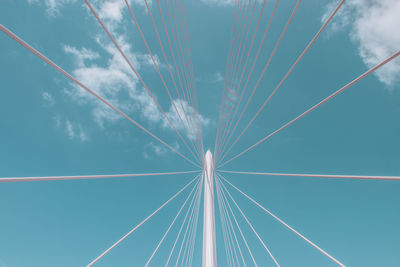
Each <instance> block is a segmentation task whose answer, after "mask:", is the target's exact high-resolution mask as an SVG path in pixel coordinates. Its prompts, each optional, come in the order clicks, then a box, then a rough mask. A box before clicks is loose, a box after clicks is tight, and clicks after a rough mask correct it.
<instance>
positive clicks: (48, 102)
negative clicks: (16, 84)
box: [42, 91, 55, 107]
mask: <svg viewBox="0 0 400 267" xmlns="http://www.w3.org/2000/svg"><path fill="white" fill-rule="evenodd" d="M42 99H43V101H44V103H45V104H44V105H45V106H48V107H52V106H54V104H55V100H54V98H53V96H52V95H51V94H50V93H49V92H46V91H45V92H43V93H42Z"/></svg>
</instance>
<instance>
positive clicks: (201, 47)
mask: <svg viewBox="0 0 400 267" xmlns="http://www.w3.org/2000/svg"><path fill="white" fill-rule="evenodd" d="M185 2H186V8H187V19H188V27H189V37H190V44H191V51H192V55H193V63H194V72H195V79H196V87H197V94H198V99H199V112H200V116H201V121H202V130H203V134H204V144H205V149H207V148H210V149H211V148H213V147H214V141H215V134H216V127H217V123H218V111H219V106H220V102H221V91H222V87H223V75H224V72H225V64H226V56H227V53H228V46H229V37H230V30H231V29H230V27H231V22H232V17H233V13H234V12H233V11H234V7H233V4H232V2H233V1H229V0H224V1H218V0H202V1H191V0H187V1H185ZM92 3H93V5H94V7H95V9H96V10H97V11H98V12H99V13H100V15H101V16H102V18H103V19H104V20H105V21H106V24H107V26H108V27H109V28H110V29H111V31H112V32H113V33H115V35H116V36H117V37H118V42H119V44H120V45H121V46H122V47H123V49H124V51H125V52H126V53H127V54H128V56H129V57H130V58H131V60H132V62H134V65H135V67H136V68H137V69H138V70H139V73H140V74H141V75H142V77H143V79H144V80H145V82H146V84H148V86H149V88H150V89H151V90H152V92H154V94H155V96H156V98H157V99H158V100H159V102H160V104H161V105H162V106H163V107H165V110H167V111H168V112H170V113H169V114H170V115H171V116H174V112H173V110H172V107H171V105H170V101H169V99H168V97H167V94H166V93H165V90H164V88H163V87H162V83H161V81H160V79H159V78H158V76H157V73H156V72H155V70H154V68H153V66H152V65H151V62H150V61H149V56H148V54H147V51H146V49H145V46H144V45H143V42H142V40H141V39H140V35H139V34H138V32H137V30H136V28H135V27H134V24H133V22H132V20H131V18H130V17H129V13H128V11H127V10H126V7H125V6H124V4H123V1H92ZM155 3H156V2H155V1H153V3H152V5H151V10H152V12H153V14H156V15H155V21H156V24H157V26H158V27H159V29H160V31H161V27H162V26H161V25H162V24H161V21H160V18H159V16H157V15H158V10H157V7H156V5H155ZM336 3H337V1H316V0H313V1H303V2H302V3H301V4H300V7H299V10H298V12H297V13H296V15H295V17H294V20H293V22H292V24H291V25H290V27H289V29H288V32H287V33H286V35H285V37H284V39H283V41H282V43H281V45H280V47H279V49H278V51H277V53H276V55H275V56H274V58H273V59H272V61H271V65H270V67H269V69H268V71H267V73H266V75H265V76H264V78H263V80H262V82H261V84H260V86H259V89H258V90H257V93H256V95H255V97H254V98H253V102H252V104H251V105H250V108H249V109H248V111H247V112H246V113H245V116H244V119H243V122H242V123H241V124H240V126H239V127H244V126H245V123H247V121H248V120H249V119H250V118H251V116H252V115H253V114H254V113H255V112H256V111H257V109H258V108H259V106H260V105H261V104H262V103H263V102H264V100H265V98H266V97H267V96H268V94H269V93H270V92H271V91H272V90H273V88H274V86H276V84H277V83H278V82H279V81H280V79H281V78H282V76H283V75H284V74H285V73H286V71H287V70H288V69H289V67H290V65H291V64H292V63H293V62H294V61H295V59H296V58H297V56H298V55H299V54H300V52H301V51H302V50H303V49H304V47H305V46H306V45H307V43H308V41H309V40H310V39H311V38H312V37H313V35H314V34H315V33H316V32H317V31H318V29H319V28H320V27H321V25H322V22H323V21H324V18H325V17H326V14H329V12H330V11H331V9H332V8H333V7H334V6H335V5H336ZM131 4H132V7H133V10H134V12H135V16H137V18H138V21H139V23H140V26H141V27H142V30H143V33H144V34H145V37H146V39H147V41H148V43H149V45H150V48H151V49H152V51H153V53H154V54H155V55H157V57H158V58H159V59H160V62H161V72H162V74H163V75H164V77H167V76H168V72H167V66H166V65H165V62H164V61H163V59H162V53H161V49H160V47H159V45H158V43H157V39H156V35H155V34H154V31H153V30H152V25H151V21H150V19H149V17H148V14H147V12H146V10H145V6H144V5H143V2H142V1H139V0H135V1H131ZM273 4H274V3H273V2H272V1H267V6H266V11H265V14H264V15H263V20H262V23H261V26H260V33H261V32H264V30H265V27H266V21H267V19H268V18H269V15H270V14H271V11H272V6H273ZM294 5H295V1H281V3H280V4H279V6H278V9H277V13H276V15H275V19H274V21H273V23H272V25H271V29H270V32H269V35H268V38H267V39H266V41H265V44H264V46H263V49H262V50H261V54H260V60H259V61H258V63H257V64H256V66H255V71H254V74H253V76H252V79H251V80H250V82H249V88H251V89H252V88H253V87H252V86H254V85H255V83H256V81H257V78H258V76H259V75H260V72H261V70H262V68H263V66H264V64H265V61H266V60H267V59H268V56H269V54H270V53H271V51H272V49H273V46H274V45H275V42H276V40H277V38H279V35H280V33H281V31H282V28H283V27H284V25H285V23H286V21H287V19H288V17H289V16H290V13H291V11H292V9H293V8H294ZM0 7H1V8H0V18H1V19H0V21H1V24H3V25H4V26H6V27H7V28H9V29H10V30H11V31H13V32H14V33H16V34H17V35H19V36H20V37H21V38H23V39H24V40H25V41H27V42H28V43H29V44H31V45H32V46H33V47H35V48H36V49H38V50H39V51H41V52H43V53H44V54H45V55H46V56H48V57H49V58H50V59H52V60H53V61H54V62H56V63H57V64H59V65H60V66H61V67H62V68H64V69H65V70H66V71H68V72H70V73H71V74H73V75H74V76H75V77H77V78H78V79H79V80H80V81H82V82H83V83H84V84H86V85H87V86H88V87H90V88H91V89H94V90H95V91H96V92H99V93H100V94H101V95H103V96H104V97H105V98H107V99H108V100H109V101H110V102H112V103H114V104H115V105H116V106H118V107H119V108H121V110H123V111H124V112H126V113H128V114H129V115H130V116H131V117H132V118H134V119H135V120H137V121H138V122H140V123H142V124H143V125H144V126H146V127H148V128H149V129H150V130H151V131H153V132H154V133H155V134H157V135H158V136H160V137H162V138H163V139H164V140H166V141H167V142H168V143H169V144H171V145H172V146H173V147H174V148H176V149H178V150H179V151H181V152H182V153H184V154H185V155H187V156H190V154H189V153H188V151H187V150H185V147H184V145H183V143H182V142H180V141H179V140H178V139H177V136H176V134H175V133H174V132H173V131H172V130H171V129H170V128H169V127H168V125H167V124H166V122H165V120H164V119H163V118H162V116H161V114H160V113H159V112H158V111H157V110H156V107H155V106H154V104H152V102H151V99H150V98H149V97H148V95H147V94H146V92H145V91H144V89H143V88H142V86H141V85H140V83H139V82H138V80H137V78H135V77H134V75H133V74H132V73H131V72H130V70H128V69H127V67H126V65H125V63H124V62H123V61H122V59H121V58H120V57H119V56H118V54H117V52H116V50H115V48H114V47H113V46H112V43H111V42H110V41H109V39H107V36H106V35H105V34H104V32H103V31H102V29H101V27H100V26H99V24H98V23H97V21H96V20H95V18H94V16H93V15H92V14H91V13H90V12H89V10H88V8H87V7H86V6H85V5H84V3H83V2H81V1H74V0H62V1H51V0H43V1H41V0H27V1H12V0H5V1H2V3H1V4H0ZM399 8H400V5H399V3H396V1H393V0H385V1H375V0H353V1H348V2H346V3H345V5H344V6H343V8H342V10H341V11H340V13H339V14H338V15H337V17H335V19H334V20H333V21H332V23H331V24H330V25H329V27H328V28H327V29H326V31H325V32H324V33H323V34H322V35H321V36H320V38H319V39H318V40H317V42H316V43H315V44H314V45H313V47H312V48H311V49H310V51H309V52H308V53H307V55H306V56H305V57H304V59H303V60H302V61H301V62H300V64H299V65H298V66H297V67H296V68H295V70H294V71H293V73H292V74H291V75H290V76H289V78H288V79H287V81H286V82H285V83H284V84H283V86H282V87H281V88H280V89H279V91H278V93H277V94H276V95H275V96H274V98H273V99H272V100H271V102H270V103H269V104H268V106H267V107H266V108H265V110H264V111H263V112H262V113H261V115H260V116H259V117H258V118H257V120H256V121H255V122H254V124H253V125H252V127H251V128H250V129H249V131H247V132H246V134H245V135H244V136H243V138H242V139H241V140H240V142H239V143H238V145H237V146H236V147H235V148H234V149H233V150H232V153H231V154H230V155H231V156H233V155H235V154H236V153H239V152H241V151H242V150H243V149H245V148H247V147H248V146H250V145H252V144H253V143H255V142H256V141H258V140H259V139H261V138H262V137H264V136H266V135H267V134H269V133H270V132H272V131H273V130H275V129H277V128H279V127H280V126H281V125H282V124H284V123H286V122H287V121H289V120H290V119H292V118H294V117H295V116H297V115H298V114H300V113H301V112H303V111H304V110H306V109H307V108H309V107H310V106H312V105H314V104H315V103H317V102H318V101H320V100H322V99H323V98H325V97H326V96H328V95H329V94H331V93H332V92H334V91H336V90H337V89H339V88H340V87H341V86H343V85H345V84H346V83H348V82H350V81H351V80H352V79H354V78H356V77H357V76H358V75H360V74H361V73H363V72H364V71H366V70H367V69H368V67H371V66H372V65H374V64H376V63H378V62H379V61H380V60H382V59H384V58H385V57H387V56H388V55H390V54H391V53H393V52H395V51H397V50H398V49H399V48H400V39H399V38H400V37H399V35H396V34H395V31H396V29H398V27H399V26H400V21H399V19H398V18H397V17H398V16H396V14H398V11H399ZM259 10H260V4H259V5H258V6H257V9H256V14H258V12H259ZM253 25H254V22H253ZM251 32H252V31H251ZM260 33H259V34H258V35H257V37H256V40H255V44H257V47H258V43H259V42H260V40H261V36H262V35H261V34H260ZM162 41H163V42H164V45H166V39H165V37H164V36H163V37H162ZM0 44H1V48H2V49H1V52H0V54H1V61H0V73H1V80H2V85H1V90H0V177H22V176H47V175H85V174H115V173H144V172H164V171H185V170H193V169H196V168H195V167H193V166H191V165H190V164H188V163H187V162H185V161H184V160H182V159H181V158H180V157H179V156H177V155H175V154H173V153H172V152H169V151H168V150H167V149H165V148H164V147H162V146H161V145H159V144H158V143H157V141H155V140H154V139H152V138H151V137H149V136H147V135H146V134H145V133H143V132H142V131H141V130H140V129H138V128H136V127H134V126H132V125H131V124H129V123H127V122H126V121H125V120H123V119H121V118H120V117H118V116H117V115H116V114H114V113H113V112H111V111H110V110H109V109H107V108H106V107H104V105H102V104H101V103H99V102H98V101H97V100H95V99H94V98H93V97H91V96H89V95H87V94H86V93H85V92H83V91H82V90H79V89H78V88H77V87H75V86H74V85H73V84H71V83H70V81H68V80H67V79H65V77H64V76H62V75H60V74H59V73H57V72H56V71H54V70H53V69H52V68H50V67H49V66H47V65H46V64H45V63H43V62H42V61H40V59H38V58H37V57H35V56H34V55H32V54H31V53H30V52H29V51H27V50H25V49H24V48H22V47H21V46H19V45H18V44H17V43H16V42H15V41H13V40H11V39H10V38H8V37H7V36H6V35H5V34H2V35H1V38H0ZM252 58H254V51H253V53H252V54H251V56H250V60H252ZM399 73H400V61H399V60H396V61H394V62H392V63H390V64H388V65H387V66H385V67H384V68H382V69H381V70H380V71H379V72H377V73H375V74H374V75H371V76H369V77H367V78H365V79H364V80H362V81H361V82H359V83H358V84H356V85H354V86H352V87H351V88H349V89H348V90H347V91H345V92H344V93H343V94H342V95H339V96H338V97H337V98H335V99H334V100H332V101H330V102H329V103H327V104H325V105H324V106H322V107H321V108H319V109H318V110H316V111H314V112H313V113H311V114H309V115H308V116H306V117H304V118H303V119H302V120H300V121H298V122H297V123H296V124H294V125H292V126H290V127H289V128H287V129H285V130H284V131H282V132H281V133H279V134H277V135H276V136H274V137H273V138H271V139H270V140H268V141H267V142H265V143H264V144H262V145H260V146H258V147H257V148H256V149H254V150H253V151H252V152H249V153H247V154H246V155H244V156H243V157H240V158H238V159H237V160H235V161H233V162H232V163H230V164H228V165H226V166H224V169H227V170H236V171H260V172H289V173H323V174H359V175H399V174H400V164H399V161H400V154H399V151H400V142H399V136H400V120H399V118H400V104H399V103H400V83H399V81H400V80H399V79H400V75H399ZM167 82H168V85H169V86H170V89H171V90H173V89H172V83H171V81H170V80H168V81H167ZM249 88H248V91H250V90H249ZM245 96H248V94H247V95H245ZM240 129H242V128H240ZM180 130H181V133H184V132H183V131H182V129H180ZM193 177H194V174H193V175H192V174H190V175H179V176H165V177H142V178H132V179H108V180H90V181H61V182H28V183H8V184H7V183H4V184H1V185H0V266H1V267H19V266H82V265H85V264H88V263H89V262H90V261H91V260H93V259H94V258H95V257H97V256H98V255H99V254H100V253H101V252H102V251H104V250H105V249H106V248H107V247H108V246H110V245H111V244H112V243H113V242H115V241H116V240H117V239H118V238H120V237H121V236H122V235H124V234H125V233H126V232H128V231H129V230H130V229H131V228H132V227H133V226H135V225H136V224H137V223H139V222H140V221H141V220H142V219H144V218H145V217H146V216H147V215H148V214H150V212H151V211H153V210H154V209H156V208H158V207H159V206H160V205H161V204H162V203H163V202H164V201H166V200H167V199H168V198H169V197H170V196H172V195H173V194H174V193H175V192H176V191H178V190H179V189H180V188H181V187H183V186H184V185H185V184H186V183H188V182H189V181H190V180H191V179H193ZM226 177H227V178H229V179H230V180H231V181H232V182H233V183H234V184H235V185H237V186H238V187H239V188H241V189H243V190H244V191H245V192H246V193H249V194H250V195H251V196H252V197H254V198H255V199H256V200H258V201H259V202H260V203H261V204H263V205H264V206H265V207H266V208H268V209H270V210H271V211H273V212H274V213H275V214H277V215H278V216H280V217H281V218H282V219H284V220H285V221H287V222H288V223H289V224H290V225H292V226H293V227H294V228H296V229H297V230H298V231H299V232H301V233H303V234H304V235H305V236H307V237H308V238H310V239H311V240H313V241H314V242H315V243H317V244H318V245H320V246H321V247H322V248H324V249H325V250H327V251H328V252H329V253H331V254H332V255H334V256H335V257H336V258H338V259H339V260H340V261H341V262H343V263H344V264H346V265H347V266H398V263H399V262H400V255H399V254H398V248H399V247H400V230H399V228H398V225H399V223H400V212H399V209H398V207H397V203H399V201H400V195H399V193H398V192H400V184H399V183H398V182H390V181H348V180H345V181H344V180H328V179H325V180H322V179H321V180H316V179H308V178H290V177H288V178H286V177H269V178H266V177H257V176H251V177H247V176H243V175H235V174H230V175H226ZM188 192H189V191H187V192H185V194H187V193H188ZM232 194H233V196H234V197H236V198H237V199H238V203H239V205H241V206H242V208H243V209H244V210H245V212H246V214H247V215H248V217H249V218H250V219H251V220H252V222H254V226H255V227H256V228H257V230H258V231H259V233H260V234H261V237H262V238H263V239H264V241H265V242H266V243H268V244H269V246H270V248H271V251H272V253H273V254H274V256H275V257H276V258H277V260H278V261H279V262H280V263H281V265H282V266H334V265H333V264H332V262H330V261H329V259H327V258H326V257H325V256H323V255H322V254H320V253H319V252H318V251H316V250H315V249H314V248H312V247H311V246H309V245H307V244H306V243H305V242H304V241H302V240H301V239H299V238H298V237H296V236H295V235H294V234H293V233H291V232H289V231H288V230H287V229H285V228H283V227H282V226H281V225H279V224H278V223H277V222H276V221H273V219H272V218H270V217H268V215H267V214H265V213H263V212H262V211H260V210H259V209H258V208H257V207H255V206H254V205H253V204H251V203H250V202H248V201H247V200H245V199H243V198H242V197H240V195H239V194H237V193H236V192H234V191H232ZM185 197H186V195H182V196H180V197H179V198H177V199H176V200H174V202H172V203H171V204H170V205H168V206H167V207H166V208H165V210H163V211H162V212H161V213H160V215H158V216H157V217H154V218H152V220H151V221H149V222H148V223H146V224H145V225H144V226H143V228H140V230H139V231H138V232H136V233H135V234H134V235H133V236H131V237H130V238H129V239H127V240H125V241H124V242H123V243H121V245H120V246H118V247H117V248H115V249H114V250H113V251H112V252H111V253H110V254H109V255H107V256H106V257H104V259H102V260H101V261H100V262H99V263H98V266H132V265H133V266H142V265H144V263H145V262H146V260H147V259H148V257H149V256H150V254H151V252H152V251H153V249H154V247H155V246H156V244H157V241H158V240H159V238H161V236H162V234H163V232H164V231H165V230H166V228H167V227H168V225H169V223H170V221H171V220H172V219H173V216H175V214H176V212H177V211H178V209H179V207H180V205H181V204H182V203H183V201H184V198H185ZM237 216H238V217H239V213H238V214H237ZM200 219H201V216H200ZM218 219H219V218H218V216H217V220H218ZM180 222H181V221H179V220H178V222H177V224H178V225H179V224H180ZM242 225H243V227H244V225H245V224H244V221H242ZM199 227H200V229H201V225H199ZM217 227H220V224H219V222H217ZM244 228H245V227H244ZM219 229H220V228H219ZM177 231H178V229H177V227H176V228H173V229H172V230H171V233H170V235H169V237H168V238H167V239H166V244H164V245H163V247H161V249H160V251H159V254H157V256H156V257H155V258H154V262H153V266H158V265H161V264H162V263H163V262H165V259H166V257H168V253H169V249H170V247H171V246H172V243H173V241H174V237H175V235H176V234H177ZM246 233H247V236H248V237H249V241H250V242H249V243H250V244H251V246H252V248H253V249H254V254H255V256H256V258H257V262H258V263H259V266H269V265H271V264H272V262H271V260H270V259H269V258H268V256H267V255H266V253H265V251H264V250H263V248H262V247H261V246H260V245H259V243H257V242H258V241H257V240H256V239H255V238H254V236H252V233H251V232H250V230H249V229H246ZM218 238H219V239H218V241H219V242H218V260H219V263H220V266H226V265H227V263H226V258H225V254H224V253H225V252H224V247H223V244H222V242H221V241H222V236H221V235H220V232H219V233H218ZM196 245H197V249H196V253H195V255H194V265H195V266H200V264H201V250H200V247H201V231H199V233H198V235H197V244H196Z"/></svg>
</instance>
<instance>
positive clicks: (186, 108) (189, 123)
mask: <svg viewBox="0 0 400 267" xmlns="http://www.w3.org/2000/svg"><path fill="white" fill-rule="evenodd" d="M174 104H175V106H174V105H173V104H172V103H171V105H170V107H169V110H168V111H167V112H166V114H167V116H168V117H169V118H170V120H171V121H172V124H173V125H174V126H175V128H176V129H177V130H180V131H183V130H184V128H185V127H186V129H187V130H188V138H190V139H192V140H195V139H196V136H198V135H199V134H200V130H201V129H200V127H203V126H205V127H206V126H208V125H209V124H210V119H208V118H205V117H203V116H202V115H201V114H199V113H198V112H197V111H196V110H195V109H194V108H193V107H192V106H190V105H189V104H188V103H187V102H186V101H184V100H182V101H179V100H178V99H175V100H174ZM175 108H176V109H175ZM182 122H183V124H182ZM199 123H200V125H199ZM162 126H163V127H164V128H167V129H171V130H173V129H172V127H171V126H170V124H169V122H168V120H167V119H166V118H163V123H162Z"/></svg>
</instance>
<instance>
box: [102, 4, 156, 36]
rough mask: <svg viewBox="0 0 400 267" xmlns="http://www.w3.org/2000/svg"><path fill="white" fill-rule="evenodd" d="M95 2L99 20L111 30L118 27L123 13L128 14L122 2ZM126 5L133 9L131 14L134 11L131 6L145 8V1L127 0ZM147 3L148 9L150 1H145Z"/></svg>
mask: <svg viewBox="0 0 400 267" xmlns="http://www.w3.org/2000/svg"><path fill="white" fill-rule="evenodd" d="M95 2H96V3H95V4H96V6H98V8H97V12H98V14H99V16H100V18H101V19H102V20H105V21H106V22H107V25H108V26H109V27H110V28H111V29H114V28H116V27H118V26H119V24H120V22H121V21H122V20H123V18H124V12H129V11H128V8H127V7H126V4H125V1H124V0H97V1H95ZM128 3H129V5H130V6H131V8H132V9H133V12H135V11H136V10H135V8H134V7H133V6H132V5H133V4H137V5H140V6H142V7H146V4H145V0H128ZM147 3H148V4H149V7H150V6H151V4H152V0H147Z"/></svg>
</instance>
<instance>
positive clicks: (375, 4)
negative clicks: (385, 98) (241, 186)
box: [322, 0, 400, 86]
mask: <svg viewBox="0 0 400 267" xmlns="http://www.w3.org/2000/svg"><path fill="white" fill-rule="evenodd" d="M335 2H336V1H335ZM335 4H337V3H330V4H329V5H328V6H327V12H326V13H325V14H324V16H323V17H322V21H325V19H326V17H327V16H328V15H329V13H330V12H331V10H332V9H333V8H334V6H335ZM399 14H400V1H398V0H351V1H348V2H346V3H345V4H344V6H343V7H342V10H340V12H339V13H338V18H337V19H336V20H334V21H333V22H332V25H331V30H332V31H333V32H336V31H339V30H341V29H344V28H345V27H346V26H349V27H350V37H351V39H352V41H353V42H354V43H356V44H357V46H358V52H359V55H360V57H361V58H362V60H363V62H364V63H365V64H366V65H367V66H368V67H372V66H374V65H376V64H378V63H379V62H381V61H382V60H384V59H386V58H387V57H389V56H390V55H392V54H393V53H394V52H396V51H397V50H398V49H400V34H398V33H397V32H398V31H399V28H400V15H399ZM375 74H376V75H377V77H378V79H379V80H380V81H381V82H383V83H385V84H386V85H388V86H393V85H394V84H395V83H396V82H398V81H399V80H400V59H395V60H394V61H392V62H390V63H388V64H387V65H385V66H384V67H382V68H381V69H379V70H378V71H376V72H375Z"/></svg>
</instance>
